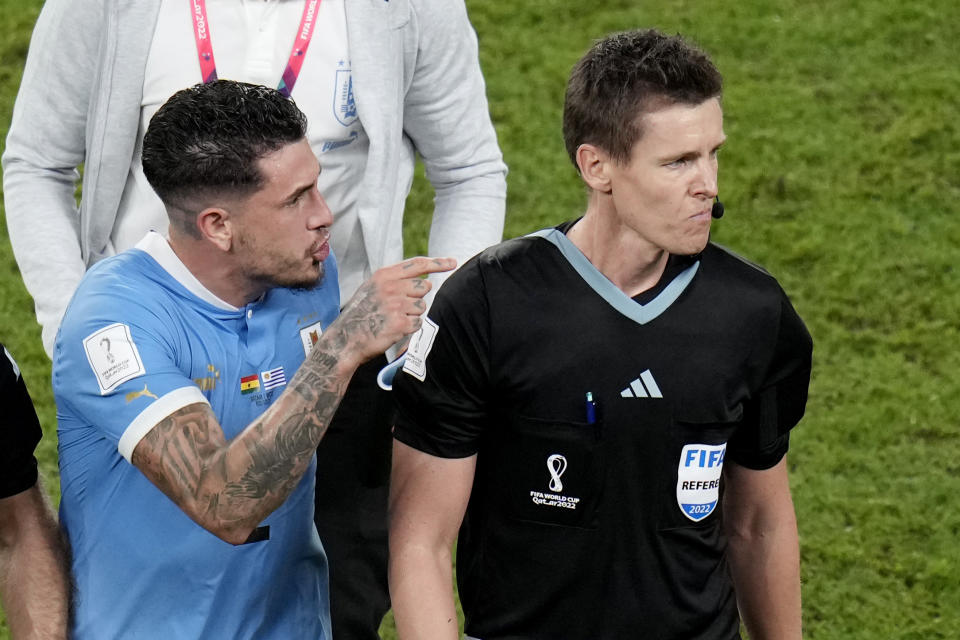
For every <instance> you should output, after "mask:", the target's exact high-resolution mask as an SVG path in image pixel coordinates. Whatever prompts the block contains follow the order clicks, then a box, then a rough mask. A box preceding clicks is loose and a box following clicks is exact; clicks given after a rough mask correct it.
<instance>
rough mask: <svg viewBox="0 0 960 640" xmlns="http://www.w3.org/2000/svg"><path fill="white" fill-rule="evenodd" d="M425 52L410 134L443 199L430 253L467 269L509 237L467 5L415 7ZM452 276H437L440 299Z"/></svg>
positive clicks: (412, 98) (413, 92)
mask: <svg viewBox="0 0 960 640" xmlns="http://www.w3.org/2000/svg"><path fill="white" fill-rule="evenodd" d="M411 6H412V7H413V11H414V15H413V19H414V20H417V21H418V25H419V33H420V39H419V43H418V46H419V49H418V51H417V65H416V70H415V73H414V76H413V78H412V81H411V83H410V86H409V88H408V90H407V93H406V97H405V100H404V132H405V133H406V134H407V135H408V136H409V137H410V138H411V139H412V140H413V143H414V146H416V148H417V151H418V152H419V153H420V156H421V157H422V158H423V163H424V166H425V169H426V176H427V179H428V180H429V181H430V183H431V184H432V185H433V188H434V190H435V192H436V198H435V202H434V212H433V220H432V223H431V226H430V239H429V254H430V255H432V256H452V257H454V258H456V259H457V264H458V265H461V264H463V263H464V262H465V261H466V260H468V259H469V258H471V257H472V256H474V255H475V254H477V253H479V252H480V251H482V250H483V249H485V248H487V247H488V246H490V245H492V244H496V243H497V242H499V241H500V240H501V239H502V237H503V221H504V210H505V203H506V194H507V183H506V174H507V167H506V165H505V164H504V163H503V155H502V154H501V152H500V147H499V146H498V144H497V134H496V131H495V130H494V128H493V123H492V122H491V121H490V112H489V108H488V105H487V97H486V87H485V85H484V80H483V75H482V73H481V71H480V61H479V58H478V53H477V36H476V33H475V32H474V30H473V27H472V26H471V24H470V21H469V19H468V18H467V11H466V7H465V6H464V4H463V2H461V1H459V0H458V1H456V2H450V1H449V0H443V1H442V2H441V1H439V0H420V1H417V0H414V1H413V2H411ZM448 275H449V274H448V273H447V274H431V276H430V279H431V280H432V281H433V283H434V288H433V290H432V291H431V295H430V296H429V298H428V302H429V301H432V299H433V294H435V293H436V290H437V288H438V287H439V285H440V284H441V283H442V281H443V280H444V279H445V278H446V277H447V276H448Z"/></svg>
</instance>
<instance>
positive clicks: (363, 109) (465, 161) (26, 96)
mask: <svg viewBox="0 0 960 640" xmlns="http://www.w3.org/2000/svg"><path fill="white" fill-rule="evenodd" d="M211 70H212V77H221V78H231V79H236V80H243V81H247V82H254V83H259V84H266V85H269V86H277V87H279V88H281V90H283V89H284V87H285V88H286V90H287V93H288V94H289V95H290V96H291V97H292V98H293V99H294V100H295V101H296V102H297V105H298V106H299V107H300V108H301V109H302V110H303V111H304V112H305V113H306V114H307V117H308V120H309V123H310V124H309V129H308V139H309V142H310V145H311V147H312V148H313V150H314V152H315V153H316V154H317V157H318V159H319V160H320V163H321V167H322V173H321V177H320V180H319V186H320V189H321V191H323V193H324V194H325V196H327V200H328V202H329V203H330V207H331V210H332V211H333V212H334V215H335V220H336V222H335V224H334V226H333V236H332V239H331V244H332V247H333V250H334V253H335V255H336V256H337V259H338V263H339V269H340V274H341V282H340V286H341V300H343V301H344V302H346V301H347V300H349V299H350V296H351V295H352V294H353V292H354V291H355V290H356V288H357V286H359V284H360V283H361V282H362V281H363V280H364V279H365V278H366V277H368V276H369V275H370V274H371V273H372V272H373V271H375V270H376V269H378V268H379V267H381V266H383V265H386V264H390V263H394V262H397V261H399V260H400V259H401V258H402V257H403V246H402V224H403V223H402V220H403V209H404V202H405V199H406V196H407V193H408V191H409V188H410V184H411V181H412V175H413V166H414V157H415V153H419V155H420V156H421V157H422V159H423V162H424V165H425V168H426V175H427V178H428V179H429V181H430V182H431V184H432V185H433V187H434V189H435V191H436V199H435V209H434V212H433V218H432V224H431V228H430V238H429V249H428V250H429V253H431V254H433V255H448V256H452V257H455V258H457V261H458V263H459V264H462V263H463V262H464V261H465V260H466V259H467V258H469V257H470V256H471V255H473V254H475V253H477V252H478V251H480V250H481V249H483V248H485V247H486V246H488V245H490V244H493V243H495V242H497V241H499V240H500V238H501V235H502V232H503V216H504V204H505V195H506V181H505V175H506V167H505V165H504V164H503V160H502V155H501V153H500V149H499V147H498V145H497V141H496V133H495V131H494V128H493V125H492V123H491V121H490V116H489V112H488V108H487V101H486V96H485V87H484V82H483V77H482V75H481V71H480V66H479V63H478V55H477V40H476V35H475V33H474V32H473V29H472V27H471V25H470V23H469V20H468V18H467V14H466V9H465V6H464V4H463V2H462V0H453V1H450V0H390V1H389V2H386V1H384V0H323V2H317V1H316V0H246V1H245V2H241V3H237V2H234V1H232V0H206V1H204V0H150V1H145V2H137V3H122V2H119V1H118V0H82V1H76V0H74V1H70V0H48V2H47V3H46V4H45V5H44V8H43V10H42V12H41V14H40V18H39V19H38V21H37V25H36V28H35V30H34V34H33V38H32V41H31V45H30V51H29V54H28V57H27V62H26V67H25V69H24V75H23V81H22V84H21V86H20V90H19V93H18V96H17V101H16V105H15V107H14V114H13V120H12V122H11V127H10V132H9V135H8V137H7V142H6V150H5V152H4V155H3V189H4V204H5V207H6V216H7V225H8V228H9V234H10V239H11V243H12V245H13V249H14V254H15V256H16V259H17V263H18V264H19V266H20V270H21V273H22V276H23V279H24V282H25V284H26V286H27V289H28V291H29V292H30V294H31V295H32V296H33V298H34V301H35V304H36V312H37V319H38V322H39V323H40V324H41V325H42V328H43V343H44V347H45V349H46V350H47V353H48V355H49V354H51V353H52V348H53V342H54V338H55V337H56V332H57V329H58V327H59V324H60V320H61V318H62V315H63V312H64V309H65V308H66V305H67V303H68V302H69V300H70V297H71V296H72V294H73V292H74V290H75V289H76V287H77V284H78V283H79V281H80V279H81V278H82V277H83V274H84V273H85V271H86V270H87V269H88V268H89V267H90V266H91V265H93V264H95V263H96V262H98V261H99V260H101V259H103V258H105V257H107V256H110V255H113V254H115V253H118V252H120V251H123V250H124V249H127V248H129V247H130V246H132V245H133V244H135V243H136V242H137V241H138V240H139V239H140V238H141V237H143V235H144V233H145V232H146V231H147V230H149V229H155V230H157V231H160V232H161V233H165V232H166V226H167V221H166V218H165V213H164V211H163V207H162V205H161V203H160V201H159V199H158V198H157V197H156V196H155V195H154V194H153V192H152V191H151V190H150V188H149V185H147V183H146V181H145V179H144V178H143V172H142V168H141V166H140V160H139V149H140V143H141V140H142V137H143V133H144V131H145V129H146V123H147V122H148V121H149V119H150V117H151V116H152V115H153V113H154V112H155V111H156V109H157V108H159V106H160V105H161V104H162V103H163V102H164V101H165V100H166V99H167V97H169V96H170V95H171V94H172V93H173V92H175V91H176V90H178V89H181V88H183V87H186V86H190V85H192V84H195V83H197V82H200V81H203V80H210V79H212V77H211V75H210V74H211ZM81 168H82V195H81V197H80V200H79V205H78V204H77V200H76V192H77V189H76V187H77V184H78V181H79V179H80V172H79V170H80V169H81ZM437 284H439V282H438V281H435V282H434V285H435V287H434V290H435V289H436V285H437ZM384 363H385V360H384V359H377V360H374V361H371V363H369V364H368V365H367V366H366V367H365V368H364V369H362V370H361V371H358V372H357V374H356V375H355V376H354V380H353V382H352V383H351V389H350V391H349V392H348V394H347V396H346V398H345V399H344V402H343V403H342V405H341V409H340V410H339V412H338V414H337V417H336V419H335V420H334V423H333V425H332V426H331V429H330V432H329V433H328V434H327V438H326V441H325V443H324V445H323V447H321V448H320V451H319V464H318V484H317V510H316V521H317V524H318V529H319V530H320V534H321V538H322V540H323V542H324V545H325V547H326V549H327V553H328V556H329V559H330V567H331V607H332V610H333V625H334V630H335V633H336V634H337V635H338V636H339V637H344V638H358V639H360V638H365V637H370V638H373V637H375V634H376V629H377V627H378V625H379V622H380V619H381V618H382V615H383V613H384V612H385V611H386V610H387V608H389V597H388V595H387V588H386V572H385V566H386V520H385V509H386V484H387V479H388V476H389V456H390V433H389V423H390V419H391V411H392V409H391V405H390V403H389V399H388V398H386V397H385V396H386V394H385V393H384V392H381V391H380V390H379V389H377V388H376V386H375V383H374V379H375V371H376V369H378V368H380V367H381V366H382V365H383V364H384Z"/></svg>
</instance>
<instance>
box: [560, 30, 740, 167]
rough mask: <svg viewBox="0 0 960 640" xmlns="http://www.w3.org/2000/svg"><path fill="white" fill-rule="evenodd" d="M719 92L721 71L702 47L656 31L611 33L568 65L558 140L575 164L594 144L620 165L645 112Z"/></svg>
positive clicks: (626, 158) (626, 159)
mask: <svg viewBox="0 0 960 640" xmlns="http://www.w3.org/2000/svg"><path fill="white" fill-rule="evenodd" d="M722 93H723V79H722V78H721V76H720V72H719V71H718V70H717V68H716V67H715V66H714V65H713V63H712V62H711V61H710V58H709V57H708V56H707V54H706V53H704V52H703V51H702V50H701V49H699V48H697V47H696V46H694V45H692V44H690V43H688V42H687V41H686V40H684V39H683V38H681V37H680V36H679V35H675V36H668V35H666V34H664V33H661V32H660V31H657V30H656V29H645V30H634V31H624V32H622V33H614V34H611V35H609V36H607V37H606V38H604V39H602V40H600V41H598V42H597V43H596V44H594V45H593V47H591V48H590V50H589V51H588V52H587V53H586V55H584V56H583V57H582V58H581V59H580V61H579V62H577V64H576V65H575V66H574V67H573V71H572V72H571V73H570V81H569V82H568V83H567V92H566V96H565V99H564V104H563V139H564V143H565V145H566V147H567V153H568V154H569V155H570V160H571V161H572V162H573V165H574V166H577V159H576V153H577V148H578V147H579V146H580V145H581V144H584V143H588V144H592V145H595V146H597V147H599V148H601V149H603V150H604V151H606V152H607V153H609V154H610V155H611V157H612V158H613V159H614V160H615V161H616V162H618V163H620V164H626V163H628V162H629V160H630V153H631V151H632V150H633V146H634V145H635V144H636V143H637V141H638V140H639V139H640V136H642V135H643V130H642V126H641V125H642V122H641V120H642V116H643V114H645V113H648V112H651V111H655V110H657V109H660V108H663V107H666V106H669V105H673V104H687V105H693V106H695V105H698V104H700V103H702V102H705V101H706V100H709V99H710V98H719V97H720V96H721V95H722Z"/></svg>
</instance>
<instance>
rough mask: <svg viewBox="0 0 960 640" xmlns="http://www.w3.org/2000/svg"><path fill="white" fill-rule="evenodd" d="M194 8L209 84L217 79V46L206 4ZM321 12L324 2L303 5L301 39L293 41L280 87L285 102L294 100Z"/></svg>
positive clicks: (196, 2)
mask: <svg viewBox="0 0 960 640" xmlns="http://www.w3.org/2000/svg"><path fill="white" fill-rule="evenodd" d="M190 8H191V11H192V13H193V35H194V38H195V39H196V41H197V59H198V60H199V61H200V76H201V77H202V78H203V82H204V84H206V83H208V82H213V81H214V80H216V79H217V63H216V61H215V60H214V59H213V45H212V44H211V42H210V21H209V20H208V19H207V3H206V0H190ZM319 8H320V0H306V1H305V2H304V4H303V16H302V17H301V18H300V26H299V27H298V28H297V38H296V39H295V40H294V41H293V49H292V50H291V51H290V59H289V60H288V61H287V66H286V68H285V69H284V70H283V75H282V76H281V77H280V84H279V85H277V90H278V91H279V92H280V93H281V94H283V96H284V97H285V98H289V97H290V92H291V91H293V85H295V84H296V83H297V78H298V77H299V76H300V68H301V67H302V66H303V57H304V56H305V55H307V47H309V46H310V39H311V38H313V27H314V26H315V25H316V21H315V20H314V18H316V15H317V9H319Z"/></svg>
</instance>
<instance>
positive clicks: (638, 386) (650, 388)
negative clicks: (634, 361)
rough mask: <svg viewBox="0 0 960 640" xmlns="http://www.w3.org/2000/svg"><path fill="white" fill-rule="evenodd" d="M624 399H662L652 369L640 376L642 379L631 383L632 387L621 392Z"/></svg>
mask: <svg viewBox="0 0 960 640" xmlns="http://www.w3.org/2000/svg"><path fill="white" fill-rule="evenodd" d="M620 396H621V397H623V398H662V397H663V394H662V393H660V387H658V386H657V381H656V380H654V379H653V374H652V373H650V369H647V370H646V371H644V372H643V373H641V374H640V377H639V378H637V379H636V380H634V381H633V382H631V383H630V386H629V387H627V388H626V389H623V390H622V391H621V392H620Z"/></svg>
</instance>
